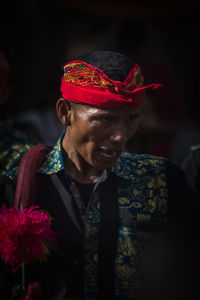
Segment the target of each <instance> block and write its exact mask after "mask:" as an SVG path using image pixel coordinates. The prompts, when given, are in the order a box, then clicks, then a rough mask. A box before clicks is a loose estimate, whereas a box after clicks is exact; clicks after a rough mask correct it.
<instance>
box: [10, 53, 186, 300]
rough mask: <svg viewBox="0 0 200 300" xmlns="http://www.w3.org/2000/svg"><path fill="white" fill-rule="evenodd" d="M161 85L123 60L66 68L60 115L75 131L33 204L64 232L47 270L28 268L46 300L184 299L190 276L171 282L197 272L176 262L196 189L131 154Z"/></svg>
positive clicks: (51, 160)
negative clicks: (148, 97) (149, 101)
mask: <svg viewBox="0 0 200 300" xmlns="http://www.w3.org/2000/svg"><path fill="white" fill-rule="evenodd" d="M158 86H159V85H156V84H152V85H150V86H144V85H143V76H142V74H141V71H140V68H139V66H138V65H133V64H132V62H131V61H130V60H129V59H128V58H126V57H124V56H123V55H121V54H118V53H115V52H110V51H97V52H93V53H89V54H87V55H85V56H82V57H79V59H78V60H74V61H70V62H69V63H67V64H66V65H65V66H64V75H63V77H62V81H61V92H62V97H61V98H60V99H59V100H58V102H57V105H56V108H57V113H58V116H59V118H60V120H61V122H62V124H64V125H65V126H66V131H65V132H64V133H63V134H62V135H61V137H60V139H59V140H58V142H57V144H56V145H55V146H54V147H53V149H51V151H50V152H49V153H48V154H47V156H46V158H45V159H43V160H44V162H43V163H41V165H40V166H38V168H37V172H36V177H37V180H38V179H39V181H37V182H39V186H37V188H38V191H37V194H35V195H32V196H33V200H34V203H35V204H38V205H39V206H40V208H41V209H44V210H47V211H48V212H49V214H50V215H51V217H52V229H53V230H55V231H56V232H57V241H56V243H55V244H54V245H49V252H50V256H49V258H48V260H47V262H46V263H41V264H40V263H38V264H34V265H30V266H27V268H28V269H27V282H29V281H33V280H37V281H39V282H40V283H42V284H43V287H44V295H43V299H123V300H124V299H125V300H126V299H151V298H152V299H179V296H181V299H183V296H184V293H180V290H181V291H183V288H182V286H183V282H184V281H183V280H182V279H183V278H184V279H185V277H184V276H181V272H182V271H181V272H179V273H178V275H179V277H178V278H176V281H175V282H174V280H172V279H171V275H172V274H174V273H175V274H176V275H177V269H178V267H179V266H180V265H181V266H182V267H184V272H186V273H187V271H186V267H188V265H187V263H185V261H187V259H186V258H184V263H183V260H182V259H183V255H184V254H185V252H184V251H182V252H181V254H180V255H177V257H176V258H174V254H173V255H172V254H171V253H172V252H175V253H176V254H177V253H179V252H178V251H179V250H180V247H182V246H185V243H184V242H183V240H182V232H180V230H179V226H176V224H179V222H180V220H184V222H185V223H183V227H182V229H183V230H184V238H185V239H186V241H187V238H186V237H187V236H188V235H187V230H188V226H187V225H188V222H189V217H190V216H188V217H187V219H185V215H184V209H183V208H184V201H185V199H187V196H188V193H189V195H190V196H191V194H190V190H188V188H187V185H186V184H185V180H184V177H183V174H182V173H181V171H180V169H179V168H178V167H177V166H175V165H174V164H172V163H171V162H169V161H167V160H165V159H162V158H158V157H153V156H150V155H136V154H131V153H124V152H123V150H124V148H125V145H126V143H127V141H128V140H129V139H130V138H132V136H133V135H134V133H135V132H136V130H137V127H138V122H139V115H140V108H139V107H140V104H141V102H142V101H143V100H144V96H145V94H144V92H145V89H147V88H157V87H158ZM34 156H36V155H35V154H34ZM27 161H28V162H29V160H27ZM25 170H26V168H25ZM27 175H28V171H26V172H25V175H24V176H27ZM33 181H34V180H33V179H32V182H33ZM33 190H34V189H33ZM25 194H26V193H25ZM28 201H29V200H28ZM22 202H23V201H22V200H21V198H20V197H19V198H17V200H16V202H15V204H16V205H18V206H19V207H21V208H23V207H24V204H23V203H22ZM30 203H31V201H29V204H30ZM26 205H27V204H26ZM26 205H25V206H26ZM171 229H173V230H171ZM172 232H173V234H172V235H171V233H172ZM169 233H170V234H169ZM175 233H176V235H177V236H176V238H175ZM166 249H167V250H166ZM181 249H182V248H181ZM183 249H185V248H183ZM168 250H169V255H168V252H167V251H168ZM169 265H170V267H169ZM177 266H178V267H177ZM171 267H173V270H172V268H171ZM165 269H166V270H165ZM181 270H182V268H181ZM187 274H188V273H187ZM173 279H174V277H173ZM175 286H176V288H175ZM166 292H168V294H167V293H166ZM184 292H185V290H184Z"/></svg>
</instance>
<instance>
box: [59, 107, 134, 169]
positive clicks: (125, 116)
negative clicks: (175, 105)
mask: <svg viewBox="0 0 200 300" xmlns="http://www.w3.org/2000/svg"><path fill="white" fill-rule="evenodd" d="M138 121H139V109H133V108H131V109H124V108H114V109H101V108H96V107H91V106H86V105H78V107H77V108H76V109H74V108H71V117H70V125H69V126H68V127H67V134H69V136H70V143H71V146H72V149H73V151H75V152H76V154H77V158H78V159H79V160H80V161H81V163H82V164H83V162H84V163H85V164H87V165H90V167H92V168H95V169H96V170H103V169H110V168H111V167H112V166H113V165H114V163H115V162H116V160H117V159H118V157H119V156H120V154H121V152H122V151H123V149H124V148H125V144H126V142H127V141H128V140H129V139H130V138H131V137H132V136H133V135H134V134H135V132H136V130H137V128H138ZM63 146H64V145H63ZM64 148H65V146H64Z"/></svg>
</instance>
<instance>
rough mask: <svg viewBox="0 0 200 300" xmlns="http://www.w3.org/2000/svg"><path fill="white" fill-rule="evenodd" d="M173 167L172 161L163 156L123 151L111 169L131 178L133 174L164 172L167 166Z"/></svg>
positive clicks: (143, 174) (151, 174)
mask: <svg viewBox="0 0 200 300" xmlns="http://www.w3.org/2000/svg"><path fill="white" fill-rule="evenodd" d="M174 167H175V166H174V163H173V162H171V161H170V160H168V159H167V158H164V157H159V156H154V155H150V154H134V153H129V152H123V153H122V154H121V156H120V157H119V159H118V160H117V162H116V164H115V165H114V167H113V171H114V173H115V174H116V175H118V176H120V177H124V178H127V179H131V178H132V177H133V176H137V177H138V176H145V175H146V176H148V175H150V176H153V175H156V174H166V173H167V170H168V169H169V168H174Z"/></svg>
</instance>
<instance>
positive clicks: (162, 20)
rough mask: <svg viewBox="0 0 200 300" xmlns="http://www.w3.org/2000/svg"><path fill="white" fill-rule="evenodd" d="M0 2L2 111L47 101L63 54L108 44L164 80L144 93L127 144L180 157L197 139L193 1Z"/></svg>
mask: <svg viewBox="0 0 200 300" xmlns="http://www.w3.org/2000/svg"><path fill="white" fill-rule="evenodd" d="M0 7H1V8H0V13H1V29H0V44H1V45H3V47H4V49H5V50H6V53H7V57H8V62H9V64H10V73H9V84H10V85H11V86H12V93H11V96H10V97H9V99H8V100H7V102H6V103H5V104H4V110H5V111H8V112H9V113H11V114H12V115H18V114H20V113H22V112H26V111H29V110H30V109H35V110H39V111H40V112H41V111H44V110H45V109H46V108H47V107H51V108H52V107H53V109H54V106H55V103H56V100H57V99H58V97H59V96H60V91H59V84H60V77H61V75H62V68H61V65H62V63H63V62H66V61H68V60H69V59H71V58H73V57H75V56H76V55H78V54H81V53H83V52H87V51H91V50H114V51H118V52H121V53H122V54H125V55H126V56H128V57H129V58H131V59H132V60H133V61H134V62H136V63H138V64H140V66H141V69H142V72H143V74H144V76H145V82H146V83H150V82H156V83H163V84H164V86H163V88H162V90H160V91H158V92H156V93H154V94H149V95H147V98H148V101H147V103H146V104H145V105H146V106H145V105H144V112H145V113H144V116H147V118H146V119H145V117H144V119H143V123H142V124H144V126H141V128H142V129H141V130H140V133H142V135H141V136H142V137H141V138H139V137H137V136H136V139H135V144H134V145H133V144H132V145H130V149H131V150H133V151H135V152H148V153H152V154H156V155H161V156H166V157H169V158H172V159H174V160H176V161H178V162H179V161H181V160H182V158H183V156H184V155H185V153H186V151H187V149H188V148H189V147H190V146H191V145H192V144H197V143H200V130H199V128H200V120H199V111H200V92H199V85H200V79H199V69H200V30H199V29H200V20H199V8H200V4H199V2H197V1H193V0H192V1H187V2H186V1H185V2H184V1H145V0H140V1H139V0H138V1H131V0H123V1H113V0H109V1H106V0H101V1H100V0H98V1H91V0H86V1H83V0H82V1H77V0H73V1H61V0H60V1H58V0H57V1H56V0H54V1H53V0H52V1H50V0H49V1H36V0H25V1H1V5H0ZM149 116H151V117H149Z"/></svg>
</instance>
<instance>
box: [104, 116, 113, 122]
mask: <svg viewBox="0 0 200 300" xmlns="http://www.w3.org/2000/svg"><path fill="white" fill-rule="evenodd" d="M102 121H103V122H112V121H113V118H112V117H109V116H105V117H102Z"/></svg>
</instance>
